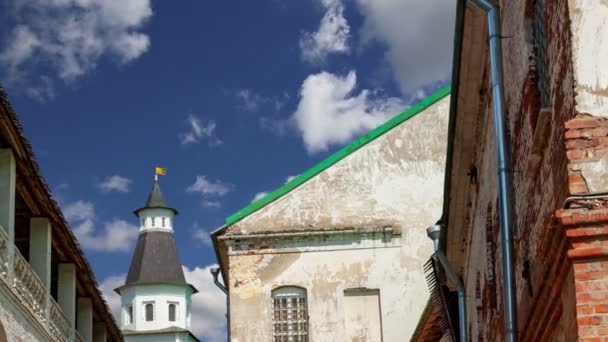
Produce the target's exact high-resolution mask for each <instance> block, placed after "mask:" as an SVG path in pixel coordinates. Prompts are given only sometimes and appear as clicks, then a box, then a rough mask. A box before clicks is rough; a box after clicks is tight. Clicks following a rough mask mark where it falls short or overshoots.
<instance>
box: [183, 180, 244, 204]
mask: <svg viewBox="0 0 608 342" xmlns="http://www.w3.org/2000/svg"><path fill="white" fill-rule="evenodd" d="M233 189H234V186H233V185H232V184H228V183H224V182H222V181H221V180H215V181H212V180H209V179H207V176H201V175H199V176H196V180H195V181H194V183H193V184H191V185H190V186H188V187H187V188H186V192H196V193H199V194H200V195H201V196H202V197H203V200H202V202H201V205H202V206H203V207H206V208H221V206H222V202H220V201H219V200H218V197H221V196H224V195H226V194H227V193H229V192H230V191H232V190H233Z"/></svg>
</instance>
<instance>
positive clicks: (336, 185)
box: [212, 87, 449, 342]
mask: <svg viewBox="0 0 608 342" xmlns="http://www.w3.org/2000/svg"><path fill="white" fill-rule="evenodd" d="M448 94H449V87H446V88H443V89H441V90H439V91H438V92H436V93H435V94H433V95H431V96H430V97H428V98H426V99H425V100H423V101H422V102H420V103H419V104H417V105H415V106H413V107H412V108H410V109H409V110H408V111H406V112H404V113H402V114H400V115H398V116H396V117H394V118H393V119H391V120H389V121H388V122H387V123H385V124H384V125H382V126H380V127H378V128H377V129H375V130H373V131H371V132H370V133H368V134H367V135H365V136H363V137H361V138H359V139H358V140H356V141H354V142H353V143H351V144H350V145H348V146H346V147H345V148H343V149H342V150H340V151H338V152H337V153H336V154H334V155H332V156H330V157H329V158H328V159H326V160H325V161H323V162H321V163H320V164H319V165H317V166H315V167H313V168H312V169H310V170H308V171H306V172H304V173H303V174H301V175H300V176H298V177H296V178H295V179H293V180H292V181H291V182H289V183H287V184H286V185H284V186H283V187H281V188H279V189H278V190H276V191H274V192H272V193H270V194H269V195H267V196H266V197H265V198H263V199H261V200H259V201H257V202H255V203H253V204H251V205H250V206H248V207H246V208H244V209H243V210H241V211H239V212H237V213H236V214H234V215H232V216H230V217H229V218H228V219H227V222H226V225H225V226H224V227H222V228H220V229H218V230H217V231H216V232H214V233H213V234H212V237H213V242H214V245H215V247H216V251H217V253H218V258H219V263H220V266H221V269H222V275H223V277H224V283H225V284H228V290H229V301H230V303H229V308H230V309H229V317H230V326H231V329H230V334H231V340H232V341H234V342H245V341H252V342H253V341H315V342H324V341H385V342H392V341H403V340H407V339H409V337H410V336H411V335H412V333H413V331H414V329H415V327H416V324H417V321H418V317H419V316H420V315H421V313H422V312H423V310H424V308H425V306H426V304H427V301H428V298H429V296H428V291H427V288H426V283H425V279H424V273H423V264H424V262H426V260H427V259H428V257H429V255H430V253H431V252H432V246H431V245H430V244H429V243H428V239H427V238H426V233H425V230H424V229H425V228H426V227H427V226H428V225H430V224H433V223H434V222H435V221H436V220H437V217H438V216H439V214H440V212H441V202H442V198H441V193H442V187H443V179H444V176H443V172H444V170H445V167H444V161H445V148H446V147H445V141H446V132H447V111H448V103H449V96H448Z"/></svg>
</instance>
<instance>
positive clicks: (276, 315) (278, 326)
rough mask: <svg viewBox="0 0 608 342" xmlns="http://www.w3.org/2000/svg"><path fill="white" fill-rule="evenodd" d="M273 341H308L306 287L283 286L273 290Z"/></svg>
mask: <svg viewBox="0 0 608 342" xmlns="http://www.w3.org/2000/svg"><path fill="white" fill-rule="evenodd" d="M272 325H273V342H308V304H307V302H306V289H303V288H300V287H281V288H278V289H275V290H273V291H272Z"/></svg>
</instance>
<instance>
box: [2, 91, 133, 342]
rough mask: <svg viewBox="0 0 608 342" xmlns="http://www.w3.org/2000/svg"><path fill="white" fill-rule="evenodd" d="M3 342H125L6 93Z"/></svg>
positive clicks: (3, 197) (3, 146) (4, 107)
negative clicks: (39, 166)
mask: <svg viewBox="0 0 608 342" xmlns="http://www.w3.org/2000/svg"><path fill="white" fill-rule="evenodd" d="M0 341H8V342H12V341H28V342H29V341H57V342H64V341H84V342H105V341H122V335H121V332H120V330H119V329H118V327H117V325H116V323H115V322H114V319H113V317H112V315H111V313H110V310H109V309H108V306H107V304H106V302H105V300H104V298H103V296H102V294H101V292H100V291H99V290H98V289H97V283H96V281H95V276H94V274H93V271H92V270H91V267H90V266H89V263H88V262H87V260H86V259H85V256H84V254H83V252H82V251H81V249H80V247H79V246H78V242H77V240H76V238H75V236H74V235H73V233H72V231H71V230H70V228H69V226H68V224H67V223H66V220H65V218H64V217H63V214H62V213H61V210H60V209H59V207H58V205H57V203H56V202H55V201H54V200H53V198H52V197H51V194H50V191H49V189H48V186H47V185H46V183H45V181H44V179H43V177H42V176H41V174H40V172H39V168H38V164H37V163H36V161H35V159H34V156H33V153H32V150H31V146H30V144H29V142H28V141H27V139H26V138H25V137H24V135H23V130H22V128H21V125H20V124H19V121H18V119H17V116H16V114H15V112H14V111H13V110H12V108H11V106H10V104H9V103H8V100H7V99H6V95H5V94H4V91H3V90H2V88H0Z"/></svg>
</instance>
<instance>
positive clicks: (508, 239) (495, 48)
mask: <svg viewBox="0 0 608 342" xmlns="http://www.w3.org/2000/svg"><path fill="white" fill-rule="evenodd" d="M468 1H469V2H470V3H472V4H474V5H475V6H477V7H479V8H481V9H483V10H484V11H486V12H487V14H488V32H489V37H490V69H491V74H492V102H493V103H494V128H495V131H496V150H497V158H498V198H499V210H500V228H501V231H500V233H501V234H500V235H501V242H502V264H503V289H504V293H503V297H504V305H505V318H504V319H505V332H506V334H505V341H508V342H516V341H517V294H516V291H515V290H516V289H515V275H514V272H513V268H514V266H513V245H512V242H513V229H512V226H513V224H514V222H515V220H514V217H515V216H514V214H513V213H514V210H513V170H512V169H511V167H512V166H511V165H512V164H511V151H510V145H509V141H508V137H507V132H506V130H507V127H506V119H505V110H504V85H503V70H502V46H501V45H502V42H501V39H502V36H501V29H500V9H499V8H498V6H497V5H496V4H494V2H493V1H490V0H468Z"/></svg>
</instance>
